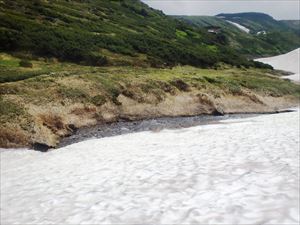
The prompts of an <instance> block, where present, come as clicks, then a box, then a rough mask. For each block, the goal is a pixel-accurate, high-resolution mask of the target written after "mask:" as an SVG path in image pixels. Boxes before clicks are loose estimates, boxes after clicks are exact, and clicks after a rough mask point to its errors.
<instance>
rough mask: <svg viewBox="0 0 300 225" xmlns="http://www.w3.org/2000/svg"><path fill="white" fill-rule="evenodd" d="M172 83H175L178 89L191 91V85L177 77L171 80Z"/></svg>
mask: <svg viewBox="0 0 300 225" xmlns="http://www.w3.org/2000/svg"><path fill="white" fill-rule="evenodd" d="M170 83H171V84H172V85H174V86H175V87H176V88H177V89H178V90H180V91H189V90H190V87H189V85H188V84H187V83H185V82H184V81H183V80H181V79H176V80H173V81H171V82H170Z"/></svg>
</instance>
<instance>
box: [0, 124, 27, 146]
mask: <svg viewBox="0 0 300 225" xmlns="http://www.w3.org/2000/svg"><path fill="white" fill-rule="evenodd" d="M28 144H29V137H28V136H27V135H26V134H25V133H24V132H23V131H21V130H20V129H18V128H8V127H1V128H0V147H1V148H13V147H24V146H28Z"/></svg>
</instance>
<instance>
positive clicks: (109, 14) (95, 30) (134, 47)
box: [0, 0, 249, 67]
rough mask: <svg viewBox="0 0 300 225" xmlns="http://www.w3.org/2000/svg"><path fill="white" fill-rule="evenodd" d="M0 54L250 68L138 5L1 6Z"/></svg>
mask: <svg viewBox="0 0 300 225" xmlns="http://www.w3.org/2000/svg"><path fill="white" fill-rule="evenodd" d="M0 42H1V48H0V50H2V51H23V52H29V53H33V54H35V55H39V56H43V57H51V56H53V57H57V58H60V59H63V60H68V61H72V62H77V63H78V62H84V63H85V64H91V65H114V64H118V65H124V64H127V65H128V64H131V65H132V64H136V65H142V66H149V64H151V65H153V66H161V65H166V64H167V65H175V64H189V65H194V66H201V67H207V66H211V65H213V64H215V63H216V62H219V61H224V62H226V63H230V64H249V63H248V62H247V61H246V60H245V58H243V57H241V56H239V55H238V54H236V53H235V52H233V51H232V50H230V48H228V47H227V46H226V45H224V43H222V41H220V40H218V39H217V38H216V37H215V36H214V35H212V34H209V33H208V32H207V31H206V30H204V29H201V28H196V27H192V26H190V25H188V24H186V23H184V22H180V21H178V20H175V19H173V18H171V17H169V16H166V15H164V14H163V13H162V12H160V11H158V10H154V9H152V8H150V7H148V6H147V5H145V4H143V3H142V2H140V1H139V0H105V1H104V0H93V1H90V0H81V1H79V0H76V1H65V0H47V1H46V0H34V1H27V0H3V1H1V2H0Z"/></svg>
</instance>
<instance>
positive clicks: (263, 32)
mask: <svg viewBox="0 0 300 225" xmlns="http://www.w3.org/2000/svg"><path fill="white" fill-rule="evenodd" d="M260 34H263V35H266V34H267V32H266V31H265V30H262V31H258V32H257V33H256V35H260Z"/></svg>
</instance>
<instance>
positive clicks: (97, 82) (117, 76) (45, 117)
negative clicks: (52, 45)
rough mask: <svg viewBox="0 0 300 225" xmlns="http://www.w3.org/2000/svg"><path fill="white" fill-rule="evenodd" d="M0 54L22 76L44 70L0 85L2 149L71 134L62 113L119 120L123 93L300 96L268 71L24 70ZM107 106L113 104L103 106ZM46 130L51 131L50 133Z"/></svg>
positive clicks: (148, 99) (139, 96)
mask: <svg viewBox="0 0 300 225" xmlns="http://www.w3.org/2000/svg"><path fill="white" fill-rule="evenodd" d="M1 58H2V60H0V61H1V63H0V65H1V68H2V69H3V68H6V69H7V70H13V71H18V72H19V74H27V73H41V75H39V76H37V77H32V78H29V79H26V80H23V81H17V82H8V83H2V84H0V93H1V98H0V123H1V124H2V129H1V132H0V133H1V135H0V146H2V147H8V146H16V145H17V146H24V145H28V144H29V143H31V142H32V141H33V139H32V137H33V136H35V135H36V134H38V133H40V134H43V135H44V136H46V137H49V138H50V137H51V135H53V134H55V135H57V136H64V135H66V134H68V132H67V133H66V130H67V131H68V130H69V131H71V130H72V129H73V127H72V126H71V125H70V124H72V123H73V122H66V121H64V122H62V119H61V117H62V116H63V115H67V116H66V118H67V120H71V119H72V118H74V117H76V118H77V120H78V121H80V122H78V123H79V125H78V124H77V125H76V126H77V127H80V126H82V125H88V124H89V123H90V122H89V120H98V121H110V119H104V118H107V117H108V118H111V117H110V116H107V114H108V115H111V114H112V117H113V118H114V119H118V116H117V114H118V110H115V111H114V112H110V108H109V107H108V106H110V107H111V108H117V109H118V107H121V106H122V105H120V104H121V103H120V102H119V97H120V96H121V95H123V96H126V97H128V98H129V99H132V100H133V101H136V102H137V103H139V104H142V103H145V104H146V103H147V104H151V105H153V106H155V105H157V104H159V103H160V102H162V101H164V99H165V98H167V96H169V95H171V96H172V95H176V94H179V93H182V92H184V93H189V92H191V91H193V90H194V91H198V92H200V93H204V94H205V95H209V96H214V97H213V98H219V97H221V96H227V95H232V96H243V95H244V94H245V91H247V90H250V91H251V92H253V93H257V94H259V95H262V96H273V97H279V96H287V95H289V96H295V97H299V96H300V87H299V85H296V84H293V83H291V82H289V81H284V80H280V79H278V78H276V77H271V76H267V75H265V74H266V73H272V71H269V70H258V69H245V68H244V69H237V68H233V67H224V68H222V69H221V68H220V69H218V70H213V69H197V68H194V67H190V66H186V67H174V68H173V69H155V68H141V67H136V68H135V67H90V66H80V65H77V64H70V63H46V62H44V61H33V68H22V67H19V64H18V61H20V60H21V59H19V58H16V57H13V56H11V55H8V54H1ZM104 105H106V107H108V108H105V109H104V108H102V107H103V106H104ZM111 110H112V109H111ZM87 117H88V118H87ZM84 121H85V122H84ZM80 124H81V125H80ZM37 127H38V128H37ZM45 129H46V130H47V132H50V131H51V133H50V134H48V133H45ZM62 130H64V131H62Z"/></svg>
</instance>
